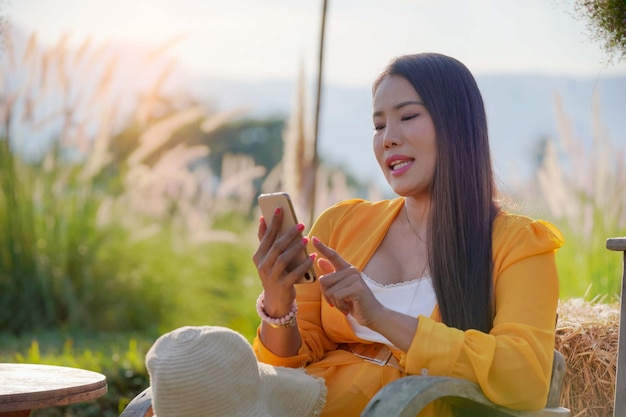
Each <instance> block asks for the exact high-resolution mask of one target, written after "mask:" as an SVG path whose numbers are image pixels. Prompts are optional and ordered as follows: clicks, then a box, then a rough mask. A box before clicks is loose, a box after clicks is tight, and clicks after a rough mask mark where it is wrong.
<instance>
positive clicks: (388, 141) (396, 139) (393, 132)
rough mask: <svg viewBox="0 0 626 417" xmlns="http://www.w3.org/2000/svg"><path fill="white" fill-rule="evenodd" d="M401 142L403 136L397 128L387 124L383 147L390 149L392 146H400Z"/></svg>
mask: <svg viewBox="0 0 626 417" xmlns="http://www.w3.org/2000/svg"><path fill="white" fill-rule="evenodd" d="M400 142H401V136H400V133H399V132H398V129H396V127H395V126H393V125H391V124H387V126H385V135H384V136H383V146H384V147H385V148H390V147H392V146H398V145H399V144H400Z"/></svg>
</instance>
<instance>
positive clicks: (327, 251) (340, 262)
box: [311, 236, 352, 271]
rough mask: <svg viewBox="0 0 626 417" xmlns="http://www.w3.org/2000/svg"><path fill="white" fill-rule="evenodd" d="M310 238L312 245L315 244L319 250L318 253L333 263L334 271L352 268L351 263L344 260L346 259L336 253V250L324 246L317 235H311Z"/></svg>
mask: <svg viewBox="0 0 626 417" xmlns="http://www.w3.org/2000/svg"><path fill="white" fill-rule="evenodd" d="M311 240H312V242H313V245H315V247H316V248H317V250H319V252H320V254H321V255H323V256H324V257H325V258H326V259H328V260H329V261H330V263H331V264H333V266H334V267H335V270H336V271H339V270H340V269H346V268H352V265H351V264H349V263H348V262H346V260H345V259H343V258H342V257H341V256H340V255H339V254H338V253H337V251H335V250H334V249H331V248H329V247H328V246H326V245H325V244H324V243H322V241H321V240H319V239H318V238H317V237H315V236H313V238H312V239H311Z"/></svg>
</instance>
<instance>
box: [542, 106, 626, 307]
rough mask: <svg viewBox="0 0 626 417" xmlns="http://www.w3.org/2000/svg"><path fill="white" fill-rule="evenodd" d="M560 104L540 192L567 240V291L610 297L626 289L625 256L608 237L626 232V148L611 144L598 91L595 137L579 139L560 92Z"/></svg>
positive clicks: (562, 266)
mask: <svg viewBox="0 0 626 417" xmlns="http://www.w3.org/2000/svg"><path fill="white" fill-rule="evenodd" d="M555 105H556V112H557V118H558V119H557V121H558V126H559V141H558V142H557V141H554V140H549V141H547V142H546V147H545V152H544V156H543V160H542V163H541V166H540V167H539V169H538V171H537V177H536V178H537V183H538V190H536V191H537V192H538V194H539V195H540V197H541V199H542V201H543V202H544V209H545V210H546V211H547V213H548V217H549V218H550V219H551V220H553V221H554V222H555V223H556V224H557V226H558V227H559V228H560V229H561V231H562V232H563V234H564V235H565V239H566V244H565V246H564V247H563V248H562V249H560V250H559V251H558V252H557V265H558V269H559V275H560V280H561V294H562V296H564V297H582V296H585V297H587V298H588V299H591V298H596V297H604V298H607V297H608V300H607V301H610V300H612V299H613V297H615V296H619V293H620V288H621V257H619V256H616V254H615V253H614V252H610V251H608V250H607V249H606V239H607V238H610V237H616V236H624V235H626V149H625V148H621V149H620V148H617V147H615V146H614V145H613V144H612V143H611V140H610V138H609V137H608V134H607V131H606V129H605V128H604V127H603V125H602V122H601V117H600V104H599V100H598V96H597V94H595V95H594V99H593V106H592V118H593V119H592V120H593V137H592V138H591V141H587V142H586V141H585V140H584V139H582V138H578V137H576V135H575V134H574V130H573V128H572V124H571V121H570V120H568V118H567V116H566V114H565V112H564V110H563V106H562V103H561V101H560V98H559V97H558V96H557V97H556V99H555ZM589 142H591V149H589V146H588V145H587V144H588V143H589Z"/></svg>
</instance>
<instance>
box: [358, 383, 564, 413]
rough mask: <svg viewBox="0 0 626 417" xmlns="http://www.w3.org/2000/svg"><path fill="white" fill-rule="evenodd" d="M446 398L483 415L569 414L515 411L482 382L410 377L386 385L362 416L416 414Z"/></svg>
mask: <svg viewBox="0 0 626 417" xmlns="http://www.w3.org/2000/svg"><path fill="white" fill-rule="evenodd" d="M444 398H445V399H446V401H447V402H448V403H450V404H453V405H455V406H457V407H459V408H461V409H463V410H467V411H473V412H474V413H476V415H480V416H486V417H487V416H493V417H496V416H498V417H504V416H507V417H509V416H515V417H569V416H571V412H570V411H569V410H568V409H566V408H562V407H549V408H544V409H542V410H536V411H518V410H511V409H508V408H505V407H502V406H499V405H496V404H494V403H493V402H491V401H490V400H489V399H487V397H485V395H484V394H483V393H482V391H481V390H480V387H479V386H478V384H475V383H473V382H470V381H467V380H464V379H460V378H453V377H441V376H406V377H403V378H400V379H398V380H396V381H394V382H392V383H390V384H388V385H386V386H385V387H383V388H382V389H381V390H380V391H379V392H378V393H377V394H376V395H375V396H374V397H373V398H372V399H371V401H370V402H369V403H368V405H367V407H366V408H365V410H364V411H363V413H362V414H361V417H380V416H385V417H415V416H416V415H417V414H418V413H419V412H420V411H422V410H423V409H424V407H426V406H427V405H428V404H430V403H431V402H432V401H435V400H438V399H444Z"/></svg>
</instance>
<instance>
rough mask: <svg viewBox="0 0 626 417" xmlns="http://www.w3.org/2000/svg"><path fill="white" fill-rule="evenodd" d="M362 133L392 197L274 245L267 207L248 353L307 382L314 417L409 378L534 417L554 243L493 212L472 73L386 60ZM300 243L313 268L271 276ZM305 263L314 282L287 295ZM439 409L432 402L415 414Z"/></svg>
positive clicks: (354, 410)
mask: <svg viewBox="0 0 626 417" xmlns="http://www.w3.org/2000/svg"><path fill="white" fill-rule="evenodd" d="M373 124H374V138H373V149H374V153H375V155H376V159H377V161H378V163H379V165H380V167H381V170H382V171H383V174H384V175H385V178H386V179H387V182H388V183H389V185H390V186H391V188H392V189H393V191H394V192H395V193H396V194H397V195H398V196H399V197H398V198H396V199H393V200H388V201H380V202H367V201H363V200H349V201H345V202H341V203H339V204H337V205H335V206H333V207H331V208H329V209H328V210H326V211H325V212H324V213H323V214H322V215H321V216H320V217H319V218H318V220H317V221H316V222H315V224H314V225H313V227H312V229H311V231H310V234H309V236H310V238H302V237H301V235H300V233H301V232H302V230H303V229H304V226H303V225H298V226H296V227H294V228H293V229H292V230H291V231H290V232H289V233H288V234H286V235H283V236H281V237H280V238H277V231H278V227H279V225H280V222H281V221H282V217H283V213H281V212H280V210H278V209H277V210H276V212H275V213H274V216H273V217H272V218H271V219H261V222H260V226H259V238H260V244H259V247H258V249H257V251H256V252H255V254H254V256H253V260H254V262H255V264H256V266H257V268H258V271H259V276H260V278H261V280H262V283H263V287H264V292H263V293H262V294H261V296H260V297H259V303H258V307H259V313H260V315H261V317H262V318H263V320H262V323H261V325H260V327H259V331H258V334H257V337H256V339H255V341H254V349H255V353H256V355H257V358H258V359H259V360H260V361H261V362H265V363H269V364H272V365H280V366H287V367H305V368H306V370H307V372H308V373H309V374H311V375H313V376H317V377H323V378H324V379H325V381H326V385H327V388H328V394H327V402H326V406H325V408H324V410H323V413H322V416H325V417H330V416H337V417H339V416H341V417H345V416H358V415H359V414H360V412H361V411H362V410H363V408H364V407H365V405H366V404H367V402H368V401H369V400H370V399H371V398H372V396H373V395H374V394H375V393H376V392H377V391H378V390H379V389H380V388H381V387H382V386H383V385H385V384H388V383H389V382H391V381H393V380H395V379H397V378H400V377H402V376H405V375H411V374H423V375H426V374H428V375H445V376H455V377H460V378H465V379H468V380H471V381H474V382H476V383H478V384H479V385H480V387H481V389H482V390H483V392H484V393H485V395H486V396H487V397H488V398H490V399H491V400H492V401H494V402H495V403H497V404H501V405H504V406H506V407H511V408H519V409H538V408H541V407H543V406H544V405H545V402H546V399H547V395H548V389H549V383H550V374H551V367H552V357H553V348H554V331H555V329H554V327H555V320H556V307H557V300H558V291H559V290H558V277H557V271H556V266H555V259H554V252H555V250H556V249H557V248H559V247H560V246H561V244H562V238H561V235H560V233H559V232H558V230H557V229H556V228H554V227H553V226H552V225H550V224H548V223H545V222H541V221H534V220H532V219H530V218H527V217H523V216H518V215H514V214H509V213H506V212H504V211H503V210H502V209H501V208H500V207H499V205H498V203H497V201H496V188H495V184H494V178H493V172H492V167H491V160H490V154H489V142H488V136H487V122H486V117H485V111H484V105H483V102H482V98H481V95H480V92H479V90H478V86H477V85H476V82H475V80H474V78H473V76H472V75H471V73H470V72H469V70H468V69H467V68H466V67H465V66H464V65H463V64H462V63H460V62H459V61H457V60H455V59H453V58H450V57H447V56H444V55H440V54H431V53H428V54H417V55H407V56H401V57H399V58H397V59H395V60H394V61H392V62H391V64H390V65H389V66H388V68H387V69H386V70H385V71H384V72H383V73H382V74H381V75H380V76H379V78H378V79H377V80H376V81H375V83H374V85H373ZM306 245H309V250H310V251H315V252H316V254H317V255H318V256H317V258H318V259H317V260H316V262H315V260H314V258H315V255H313V256H311V257H310V258H309V259H308V260H307V261H305V262H303V263H302V264H301V265H300V266H299V267H298V268H297V269H295V270H293V271H291V272H289V273H288V272H286V270H285V265H286V264H287V263H289V261H290V260H291V259H292V258H293V257H294V256H295V254H296V253H297V252H298V251H299V250H302V247H304V246H306ZM313 263H315V264H316V265H315V267H316V268H317V273H318V275H319V276H320V278H319V280H318V281H317V282H316V283H314V284H302V285H295V283H296V281H298V279H299V278H300V275H302V274H303V273H304V271H306V270H307V269H308V268H309V267H310V266H311V265H312V264H313ZM296 311H297V315H296V314H295V312H296ZM294 317H297V320H296V319H295V318H294ZM281 319H282V320H281ZM368 358H369V359H368ZM446 410H447V409H446V405H445V404H441V403H435V404H433V405H431V406H430V407H429V408H428V409H427V410H425V411H424V412H423V413H422V414H420V415H421V416H441V415H446V413H449V411H446Z"/></svg>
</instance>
